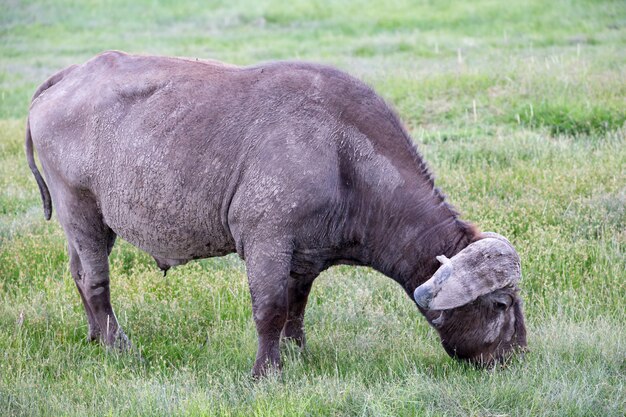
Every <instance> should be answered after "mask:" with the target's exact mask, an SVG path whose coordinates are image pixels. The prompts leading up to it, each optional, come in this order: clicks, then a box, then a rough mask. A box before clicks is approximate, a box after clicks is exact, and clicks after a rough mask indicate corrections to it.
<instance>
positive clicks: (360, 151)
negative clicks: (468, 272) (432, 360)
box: [26, 52, 523, 376]
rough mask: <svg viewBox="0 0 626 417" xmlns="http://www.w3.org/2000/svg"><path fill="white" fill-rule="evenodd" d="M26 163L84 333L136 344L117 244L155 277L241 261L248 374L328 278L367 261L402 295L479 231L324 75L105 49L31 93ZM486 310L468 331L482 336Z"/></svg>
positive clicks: (397, 133)
mask: <svg viewBox="0 0 626 417" xmlns="http://www.w3.org/2000/svg"><path fill="white" fill-rule="evenodd" d="M34 150H36V151H37V153H38V156H39V160H40V162H41V165H42V168H43V169H42V170H43V173H44V175H45V181H44V179H43V178H42V177H41V175H40V174H39V170H38V168H37V166H36V164H35V160H34V154H33V151H34ZM26 153H27V158H28V162H29V166H30V167H31V170H32V171H33V173H34V175H35V178H36V180H37V183H38V185H39V188H40V191H41V195H42V199H43V202H44V208H45V216H46V218H49V217H50V215H51V213H52V205H54V209H55V211H56V214H57V218H58V221H59V223H60V224H61V226H62V227H63V230H64V232H65V235H66V237H67V240H68V250H69V258H70V272H71V274H72V277H73V278H74V280H75V282H76V286H77V288H78V292H79V294H80V296H81V299H82V301H83V305H84V307H85V313H86V315H87V320H88V321H89V338H90V339H92V340H100V341H102V342H103V343H105V344H107V345H109V346H117V347H119V348H122V349H127V348H129V346H130V345H129V342H128V339H127V338H126V336H125V335H124V332H123V331H122V329H121V327H120V326H119V323H118V322H117V320H116V318H115V314H114V312H113V307H112V306H111V302H110V291H109V265H108V255H109V254H110V252H111V249H112V247H113V245H114V243H115V239H116V237H118V236H119V237H121V238H123V239H125V240H126V241H128V242H130V243H131V244H133V245H135V246H137V247H138V248H141V249H142V250H144V251H146V252H147V253H149V254H150V255H151V256H153V257H154V259H155V260H156V262H157V265H158V266H159V267H160V268H161V269H163V270H164V271H166V270H167V269H168V268H170V267H172V266H175V265H180V264H183V263H185V262H188V261H190V260H192V259H199V258H207V257H212V256H221V255H225V254H228V253H232V252H237V253H238V254H239V256H240V257H241V258H242V259H244V260H245V263H246V272H247V275H248V283H249V287H250V294H251V298H252V310H253V316H254V320H255V324H256V328H257V333H258V341H259V344H258V351H257V357H256V361H255V365H254V369H253V372H254V375H256V376H260V375H263V374H265V373H266V372H267V371H268V370H271V369H278V368H279V367H280V350H279V341H280V339H281V335H282V337H283V338H284V339H291V340H293V341H295V342H296V343H297V344H298V345H299V346H303V345H304V342H305V336H304V325H303V323H304V311H305V307H306V303H307V299H308V295H309V292H310V290H311V286H312V284H313V280H314V279H315V278H316V277H317V276H318V275H319V273H320V272H321V271H323V270H324V269H326V268H328V267H330V266H332V265H337V264H351V265H366V266H371V267H373V268H375V269H376V270H378V271H380V272H382V273H383V274H385V275H387V276H389V277H391V278H392V279H394V280H395V281H396V282H398V283H399V284H400V285H401V286H402V288H403V289H404V290H405V291H406V293H407V294H409V295H412V294H413V291H414V290H415V288H416V287H417V286H418V285H419V284H421V283H423V282H425V281H426V280H428V278H430V277H431V276H432V274H433V273H434V272H435V271H436V270H437V267H438V264H437V261H436V259H435V256H437V255H445V256H448V257H454V255H456V254H457V253H458V252H460V251H461V250H462V249H463V248H465V247H466V246H467V245H468V244H470V243H471V242H474V241H476V240H478V239H480V236H479V234H478V232H477V231H476V229H475V228H474V227H473V226H472V225H470V224H468V223H466V222H463V221H462V220H460V219H459V218H458V216H457V213H456V212H455V211H454V209H452V207H451V206H450V205H448V204H447V203H446V202H445V200H444V197H443V195H442V194H441V193H440V192H439V190H438V189H437V188H435V187H434V181H433V179H432V177H431V176H430V174H429V172H428V169H427V168H426V165H425V163H424V161H423V160H422V158H421V156H420V155H419V154H418V153H417V151H416V149H415V147H414V146H413V143H412V140H411V138H410V136H409V135H408V133H407V132H406V130H405V129H404V128H403V125H402V123H401V122H400V120H399V119H398V117H397V116H396V115H395V114H394V112H393V111H392V110H391V109H390V108H389V106H388V105H387V104H386V103H385V102H384V100H382V99H381V98H380V97H379V96H378V95H376V93H374V92H373V91H372V90H371V89H370V88H369V87H368V86H366V85H364V84H363V83H362V82H360V81H358V80H356V79H355V78H353V77H350V76H349V75H347V74H345V73H343V72H341V71H338V70H336V69H333V68H330V67H327V66H323V65H315V64H309V63H301V62H277V63H267V64H262V65H257V66H251V67H235V66H232V65H226V64H222V63H218V62H212V61H199V60H191V59H180V58H168V57H154V56H133V55H127V54H124V53H121V52H106V53H103V54H100V55H98V56H96V57H95V58H93V59H91V60H89V61H88V62H86V63H84V64H82V65H75V66H72V67H69V68H66V69H65V70H62V71H60V72H59V73H57V74H55V75H54V76H52V77H51V78H50V79H48V80H47V81H46V82H45V83H44V84H42V85H41V86H40V87H39V88H38V89H37V91H36V93H35V95H34V97H33V101H32V104H31V108H30V113H29V119H28V124H27V131H26ZM46 182H47V184H46ZM48 187H49V188H48ZM452 262H453V263H454V262H455V261H454V258H453V261H452ZM485 268H486V267H485ZM481 314H482V313H481ZM466 317H469V316H467V315H466ZM481 317H483V318H481V319H468V324H467V325H464V326H463V327H464V329H465V330H464V331H466V332H472V331H473V330H475V329H476V328H485V327H486V326H487V327H488V326H491V327H494V326H492V325H491V324H492V323H494V320H495V319H493V318H491V317H492V316H490V315H488V314H487V315H486V314H483V315H482V316H481ZM494 317H495V316H494ZM512 317H513V316H511V317H509V316H506V317H505V316H502V315H500V317H499V318H498V319H497V323H496V324H497V326H495V327H494V328H495V330H490V334H493V335H500V334H502V335H504V336H502V337H506V338H507V341H515V340H517V339H514V338H511V336H510V335H511V331H509V329H517V328H518V327H520V326H517V327H515V326H512V325H513V321H515V319H514V318H512ZM515 317H521V310H519V312H518V313H516V316H515ZM427 318H428V319H429V320H430V318H429V316H428V315H427ZM449 322H450V323H452V324H453V321H451V320H449ZM516 323H517V324H520V323H522V321H521V320H517V321H516ZM521 326H522V327H523V323H522V324H521ZM501 329H504V330H502V331H500V330H501ZM515 331H517V330H515ZM448 333H449V334H457V335H459V340H461V339H462V340H464V341H467V343H466V345H469V347H470V348H471V349H467V350H466V351H467V352H471V355H473V356H476V355H481V354H483V353H485V352H483V351H482V350H481V349H482V346H483V344H482V340H477V337H478V336H476V335H480V334H482V333H480V332H473V333H472V334H474V338H473V339H468V338H467V337H465V334H466V333H459V331H458V328H457V327H454V326H450V330H449V332H448ZM446 337H448V336H446ZM498 337H500V336H493V337H491V336H490V338H491V339H493V340H494V343H495V344H497V345H498V346H505V347H506V349H509V347H510V346H513V343H512V342H511V343H508V342H507V343H505V344H502V343H499V339H498ZM491 339H490V340H491ZM455 343H456V342H455ZM457 345H458V346H460V342H459V343H456V344H455V345H454V346H452V347H451V348H448V347H446V346H447V345H445V344H444V348H446V349H447V350H448V351H451V350H450V349H452V350H454V349H455V347H456V346H457ZM494 346H495V345H494ZM506 349H505V350H506ZM457 350H458V349H457ZM501 350H502V349H501ZM493 352H495V351H494V350H493V349H492V350H491V351H490V352H487V354H488V355H491V356H493ZM496 353H497V354H500V351H497V352H496ZM483 356H484V355H483Z"/></svg>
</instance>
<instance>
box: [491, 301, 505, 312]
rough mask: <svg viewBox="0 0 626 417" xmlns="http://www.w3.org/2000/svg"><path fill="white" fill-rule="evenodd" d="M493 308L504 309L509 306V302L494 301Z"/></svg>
mask: <svg viewBox="0 0 626 417" xmlns="http://www.w3.org/2000/svg"><path fill="white" fill-rule="evenodd" d="M493 308H494V309H495V310H497V311H504V310H506V309H507V308H509V304H508V303H506V302H504V301H494V303H493Z"/></svg>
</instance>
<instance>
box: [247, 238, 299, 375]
mask: <svg viewBox="0 0 626 417" xmlns="http://www.w3.org/2000/svg"><path fill="white" fill-rule="evenodd" d="M290 263H291V252H290V249H289V248H288V246H287V245H285V246H283V247H281V245H280V244H278V245H277V244H276V242H272V243H268V244H262V245H253V246H252V247H250V248H249V249H247V250H246V270H247V274H248V284H249V286H250V295H251V297H252V313H253V316H254V322H255V324H256V329H257V336H258V343H259V345H258V350H257V354H256V360H255V362H254V367H253V369H252V375H253V376H254V377H256V378H259V377H262V376H265V375H266V374H267V373H269V372H272V371H280V368H281V361H280V333H281V331H282V329H283V327H284V325H285V320H286V319H287V280H288V277H289V271H290Z"/></svg>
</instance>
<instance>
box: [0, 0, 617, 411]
mask: <svg viewBox="0 0 626 417" xmlns="http://www.w3.org/2000/svg"><path fill="white" fill-rule="evenodd" d="M0 40H1V42H0V415H2V416H29V415H50V416H61V415H63V416H79V415H80V416H82V415H111V416H114V415H124V416H127V415H142V416H145V415H154V416H162V415H191V416H195V415H226V416H280V415H288V416H300V415H308V416H317V415H334V416H339V415H361V416H414V415H419V416H422V415H423V416H431V415H432V416H443V415H449V416H458V415H480V416H487V415H493V416H495V415H498V416H505V415H508V416H536V415H550V416H554V415H567V416H592V415H597V416H623V415H625V414H626V307H625V306H626V270H625V267H626V256H625V248H626V212H625V211H626V209H625V207H626V125H625V122H626V2H624V1H619V0H616V1H605V0H588V1H584V0H554V1H542V0H528V1H524V2H506V1H496V0H474V1H467V2H458V1H451V0H445V1H437V2H435V1H426V0H424V1H408V0H389V1H386V2H365V1H350V2H338V1H332V0H292V1H290V2H279V1H253V0H231V1H215V0H213V1H199V0H194V1H186V2H181V1H174V0H171V1H149V0H137V1H121V0H108V1H104V0H102V1H98V0H88V1H77V0H57V1H44V0H33V1H17V0H0ZM107 49H119V50H124V51H127V52H133V53H142V54H159V55H176V56H186V57H198V58H211V59H218V60H222V61H226V62H230V63H234V64H239V65H250V64H254V63H257V62H261V61H270V60H280V59H301V60H308V61H316V62H323V63H327V64H330V65H334V66H336V67H338V68H341V69H343V70H345V71H347V72H349V73H350V74H352V75H354V76H356V77H358V78H360V79H362V80H364V81H366V82H367V83H368V84H370V85H371V86H372V87H374V89H375V90H376V91H378V92H379V93H380V94H381V95H382V96H383V97H384V98H385V99H386V100H387V101H388V102H389V103H391V104H392V105H393V106H394V107H395V108H396V109H397V111H398V113H399V114H400V116H401V118H402V120H403V121H404V122H405V123H406V125H407V126H408V129H409V131H410V132H411V135H412V137H413V139H414V141H415V143H416V145H417V146H418V148H419V150H420V151H421V153H422V154H423V155H424V157H425V159H426V160H427V161H428V163H429V166H430V167H431V169H432V170H433V171H434V173H435V174H436V178H437V180H436V183H437V186H439V187H440V188H441V189H442V190H443V191H444V192H445V193H446V194H447V195H448V196H449V201H451V202H452V204H453V205H454V206H455V207H456V208H457V209H458V210H459V211H460V212H461V213H462V217H463V218H464V219H466V220H469V221H472V222H474V223H475V224H477V225H478V226H479V227H480V228H481V229H482V230H493V231H497V232H498V233H501V234H503V235H505V236H507V237H508V238H509V239H510V240H511V241H512V242H513V244H514V245H515V246H516V248H517V250H518V252H519V253H520V256H521V258H522V269H523V278H522V281H521V284H520V286H521V288H522V297H523V298H524V300H525V312H526V319H527V327H528V336H529V352H528V353H527V354H526V356H525V357H524V358H523V359H517V360H514V361H512V362H511V363H509V364H508V366H506V367H505V368H502V369H494V370H478V369H475V368H472V367H470V366H467V365H464V364H462V363H458V362H456V361H453V360H452V359H450V358H449V357H448V356H447V354H446V353H445V351H444V350H443V348H442V347H441V345H440V342H439V340H438V337H437V335H436V332H435V331H434V330H433V329H431V328H430V327H429V326H428V324H427V323H426V320H424V319H423V318H422V317H421V316H420V314H419V312H418V311H417V310H416V308H415V306H414V304H413V303H412V301H411V300H410V299H409V298H407V296H406V295H405V294H404V292H403V291H402V289H401V288H400V287H398V286H397V284H395V283H394V282H392V280H390V279H388V278H387V277H385V276H382V275H380V274H378V273H376V272H374V271H372V270H370V269H367V268H354V267H337V268H333V269H330V270H328V271H326V272H324V273H323V275H322V276H321V277H320V278H319V279H318V280H317V281H316V283H315V285H314V286H313V291H312V295H311V299H310V301H309V307H308V309H307V313H306V326H307V332H308V335H307V337H308V349H307V351H306V352H303V353H300V352H298V351H297V350H295V349H293V348H292V347H290V346H285V349H284V353H283V359H284V369H283V375H282V376H281V377H276V376H274V377H270V378H267V379H264V380H262V381H259V382H254V381H253V380H252V379H251V378H250V369H251V367H252V363H253V360H254V354H255V352H256V333H255V328H254V323H253V320H252V313H251V305H250V296H249V293H248V287H247V281H246V276H245V268H244V265H243V263H242V262H241V260H240V259H239V258H238V257H237V256H235V255H231V256H227V257H223V258H215V259H208V260H202V261H195V262H192V263H189V264H187V265H185V266H182V267H177V268H174V269H173V270H170V271H169V272H168V274H167V277H165V278H164V277H163V275H162V274H161V273H160V271H159V270H158V268H157V267H156V265H155V264H154V261H153V260H152V258H150V257H149V256H148V255H146V254H145V253H143V252H141V251H139V250H138V249H136V248H134V247H132V246H131V245H129V244H128V243H126V242H124V241H123V240H121V239H118V241H117V243H116V246H115V248H114V250H113V253H112V255H111V258H110V264H111V276H112V278H111V288H112V300H113V306H114V308H115V309H116V311H117V315H118V318H119V320H120V322H121V324H122V326H123V328H124V329H125V330H126V332H127V333H128V335H129V337H130V338H131V340H132V341H133V342H134V344H135V346H136V347H137V349H138V350H139V351H140V352H141V359H140V358H139V357H138V356H136V355H120V354H117V353H115V352H112V351H107V350H106V349H104V348H103V347H101V346H99V345H97V344H92V343H89V342H87V340H86V334H87V322H86V319H85V316H84V312H83V307H82V305H81V301H80V297H79V296H78V293H77V291H76V289H75V285H74V282H73V280H72V278H71V276H70V273H69V267H68V259H67V251H66V247H65V245H66V242H65V238H64V235H63V232H62V230H61V228H60V226H59V224H58V222H57V221H56V219H55V218H54V217H53V219H52V221H50V222H46V221H44V219H43V210H42V205H41V201H40V197H39V192H38V190H37V186H36V183H35V181H34V178H33V177H32V175H31V173H30V171H29V169H28V166H27V164H26V159H25V156H24V151H23V143H24V127H25V120H26V115H27V112H28V106H29V102H30V97H31V95H32V93H33V92H34V91H35V89H36V88H37V86H38V85H39V84H41V83H42V82H43V81H44V80H45V79H46V78H47V77H49V76H50V75H51V74H53V73H54V72H55V71H57V70H58V69H61V68H63V67H65V66H68V65H70V64H73V63H82V62H84V61H85V60H87V59H89V58H90V57H92V56H93V55H95V54H97V53H99V52H101V51H103V50H107Z"/></svg>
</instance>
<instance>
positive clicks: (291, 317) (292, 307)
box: [282, 273, 315, 349]
mask: <svg viewBox="0 0 626 417" xmlns="http://www.w3.org/2000/svg"><path fill="white" fill-rule="evenodd" d="M314 279H315V275H297V274H293V273H292V274H291V276H290V277H289V281H288V285H287V305H288V307H287V320H286V321H285V326H284V327H283V332H282V337H283V339H284V340H285V341H293V342H295V343H296V345H297V346H298V347H300V348H301V349H304V347H305V345H306V335H305V332H304V311H305V309H306V303H307V300H308V298H309V293H310V292H311V286H312V285H313V280H314Z"/></svg>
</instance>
